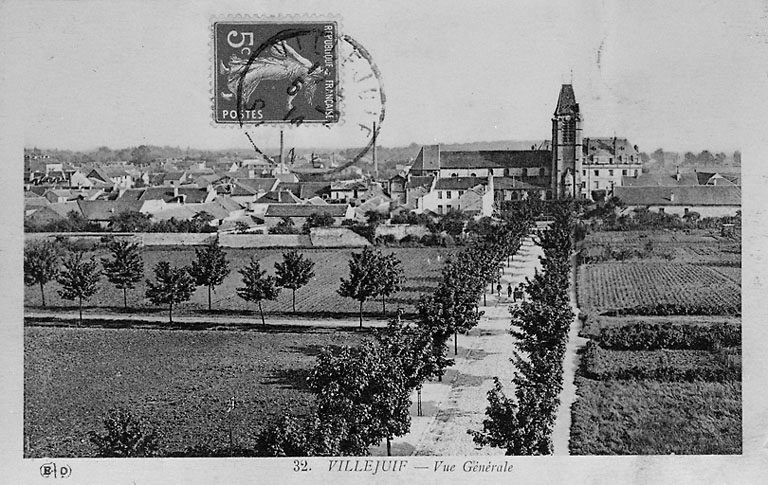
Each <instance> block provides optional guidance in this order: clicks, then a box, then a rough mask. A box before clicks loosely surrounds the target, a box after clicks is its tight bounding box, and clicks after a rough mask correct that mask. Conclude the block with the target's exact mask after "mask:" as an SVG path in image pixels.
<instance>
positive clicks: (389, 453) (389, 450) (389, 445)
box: [387, 436, 392, 456]
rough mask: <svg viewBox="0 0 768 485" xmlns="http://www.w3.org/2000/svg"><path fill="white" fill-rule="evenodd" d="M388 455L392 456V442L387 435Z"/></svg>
mask: <svg viewBox="0 0 768 485" xmlns="http://www.w3.org/2000/svg"><path fill="white" fill-rule="evenodd" d="M387 456H392V443H391V442H390V441H389V436H387Z"/></svg>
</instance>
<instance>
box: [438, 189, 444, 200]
mask: <svg viewBox="0 0 768 485" xmlns="http://www.w3.org/2000/svg"><path fill="white" fill-rule="evenodd" d="M437 198H438V199H442V198H443V191H442V190H438V191H437Z"/></svg>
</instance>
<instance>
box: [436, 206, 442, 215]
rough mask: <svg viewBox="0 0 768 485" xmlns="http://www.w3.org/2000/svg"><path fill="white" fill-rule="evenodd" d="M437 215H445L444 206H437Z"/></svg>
mask: <svg viewBox="0 0 768 485" xmlns="http://www.w3.org/2000/svg"><path fill="white" fill-rule="evenodd" d="M437 213H438V214H442V213H443V206H441V205H439V206H437Z"/></svg>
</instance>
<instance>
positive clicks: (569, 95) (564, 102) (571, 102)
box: [555, 84, 579, 116]
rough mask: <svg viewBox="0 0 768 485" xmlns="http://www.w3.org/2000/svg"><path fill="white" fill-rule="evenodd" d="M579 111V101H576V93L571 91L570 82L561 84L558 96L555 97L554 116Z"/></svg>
mask: <svg viewBox="0 0 768 485" xmlns="http://www.w3.org/2000/svg"><path fill="white" fill-rule="evenodd" d="M578 112H579V103H577V102H576V95H575V94H574V92H573V85H572V84H563V86H562V87H561V88H560V96H558V97H557V108H555V116H558V115H569V114H574V113H578Z"/></svg>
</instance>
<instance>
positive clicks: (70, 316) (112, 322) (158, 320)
mask: <svg viewBox="0 0 768 485" xmlns="http://www.w3.org/2000/svg"><path fill="white" fill-rule="evenodd" d="M24 318H29V319H32V320H37V321H39V322H40V324H41V325H49V324H67V325H75V324H77V319H78V316H77V309H74V310H72V311H61V310H55V311H54V310H47V311H45V310H25V311H24ZM265 321H266V326H267V327H276V326H297V327H344V328H358V327H359V325H360V321H359V320H358V319H357V318H345V319H332V318H301V317H299V318H290V317H286V316H283V315H281V316H279V317H271V316H265ZM35 324H37V322H35ZM83 326H84V327H120V326H125V327H135V328H141V327H142V326H147V327H150V326H151V327H162V328H168V327H204V328H211V329H213V328H220V327H231V328H233V329H245V328H258V327H261V326H262V324H261V319H260V317H259V315H258V314H255V315H251V316H244V315H178V316H176V315H174V316H173V323H172V324H171V323H168V314H167V313H157V314H146V313H99V312H95V313H91V312H88V313H83ZM386 326H387V322H386V320H377V319H363V328H366V327H386Z"/></svg>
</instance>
